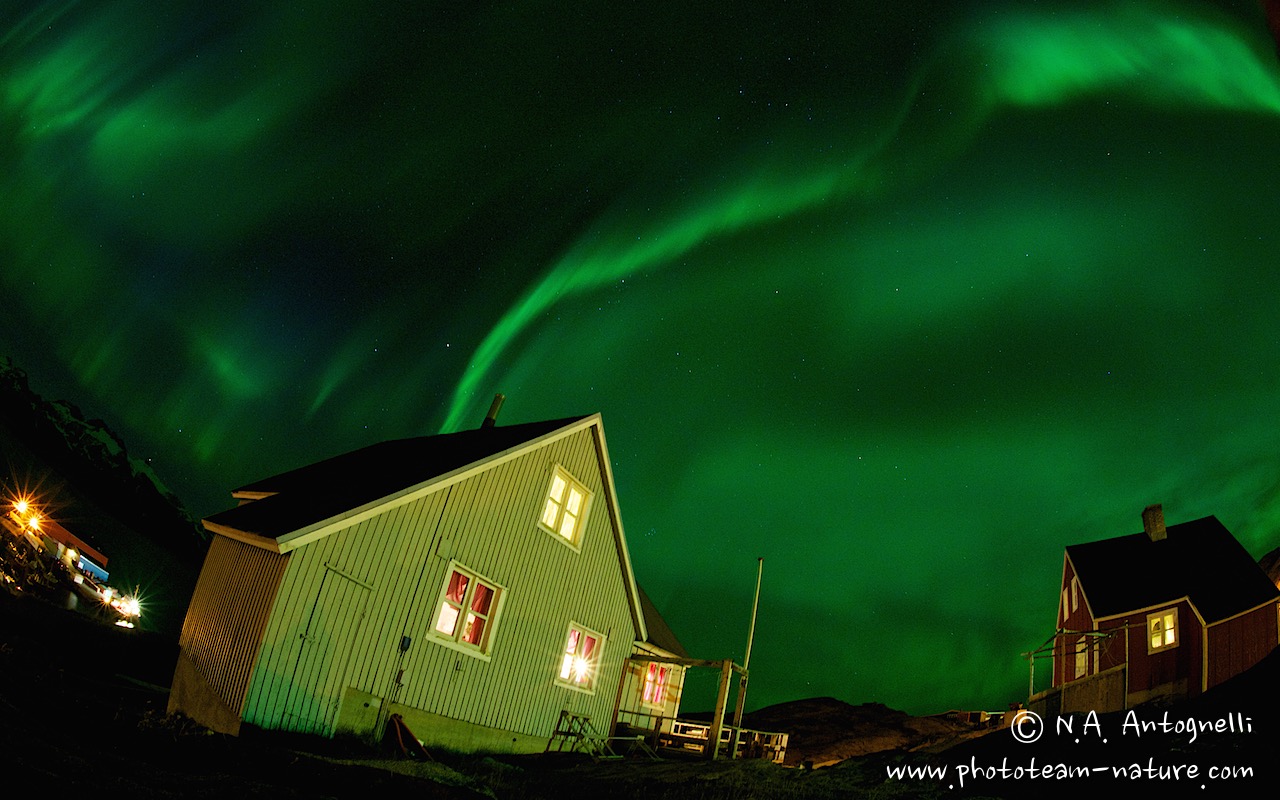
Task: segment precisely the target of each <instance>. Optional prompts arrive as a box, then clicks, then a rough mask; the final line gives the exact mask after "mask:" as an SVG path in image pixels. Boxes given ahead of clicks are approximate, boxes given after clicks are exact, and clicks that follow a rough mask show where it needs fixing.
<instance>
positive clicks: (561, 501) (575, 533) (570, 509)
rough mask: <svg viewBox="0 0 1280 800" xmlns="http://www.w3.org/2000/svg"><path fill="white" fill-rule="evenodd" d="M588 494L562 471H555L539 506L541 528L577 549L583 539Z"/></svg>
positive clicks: (557, 468)
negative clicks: (540, 507)
mask: <svg viewBox="0 0 1280 800" xmlns="http://www.w3.org/2000/svg"><path fill="white" fill-rule="evenodd" d="M590 498H591V494H590V492H588V491H587V488H586V487H585V486H583V485H582V484H581V483H579V482H578V481H576V480H574V479H573V476H572V475H570V474H569V473H568V472H565V471H564V469H563V468H561V467H556V469H555V472H554V473H553V474H552V476H551V487H550V488H549V489H548V490H547V500H546V502H545V503H544V504H543V506H542V518H541V519H540V520H539V522H540V523H541V524H542V527H543V528H546V529H547V530H548V531H550V532H551V533H554V534H556V535H557V536H559V537H561V538H562V539H564V540H565V541H566V542H568V543H569V544H571V545H573V546H574V547H577V545H578V542H579V541H580V540H581V538H582V526H583V524H584V523H585V521H586V515H587V501H588V500H589V499H590Z"/></svg>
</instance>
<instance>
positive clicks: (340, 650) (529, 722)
mask: <svg viewBox="0 0 1280 800" xmlns="http://www.w3.org/2000/svg"><path fill="white" fill-rule="evenodd" d="M557 464H559V465H561V466H562V467H564V468H565V469H567V470H568V471H569V472H570V473H571V474H572V475H573V476H574V477H575V478H576V479H578V480H579V481H581V482H582V483H583V484H584V485H585V486H586V487H587V489H588V490H589V491H590V492H591V499H590V505H589V507H588V509H589V510H588V516H587V521H586V527H585V529H584V530H583V534H582V541H581V550H580V552H579V551H575V550H573V549H572V548H570V547H568V546H567V545H566V544H565V543H564V542H563V541H562V540H560V539H558V537H556V536H554V535H552V534H549V533H547V532H546V531H544V530H543V529H541V528H540V527H539V526H538V519H539V516H540V514H541V511H542V505H543V502H544V500H545V493H546V491H547V488H548V486H549V484H550V480H551V474H552V471H553V469H554V467H555V465H557ZM603 475H604V471H603V466H602V465H601V463H600V461H599V450H598V449H597V444H596V438H595V429H594V428H588V429H584V430H581V431H577V432H575V433H572V434H570V435H568V436H565V437H562V438H560V439H558V440H556V441H553V442H550V443H547V444H544V445H542V446H540V447H539V448H537V449H535V450H532V451H530V452H527V453H524V454H522V455H520V456H518V457H517V458H514V459H511V460H508V461H505V462H503V463H501V464H498V465H495V466H493V467H491V468H489V469H487V470H485V471H483V472H481V473H479V474H475V475H472V476H470V477H468V478H466V479H464V480H462V481H460V482H458V483H455V484H453V485H451V486H447V487H442V488H441V489H439V490H438V491H435V492H433V493H431V494H429V495H426V496H425V497H421V498H419V499H417V500H414V501H412V502H409V503H405V504H402V505H400V506H396V507H394V508H390V509H388V510H387V511H386V512H385V513H383V514H379V515H376V516H374V517H371V518H368V519H365V520H364V521H362V522H359V523H357V524H355V525H353V526H351V527H349V528H346V529H344V530H341V531H338V532H337V533H334V534H331V535H329V536H327V537H325V538H323V539H320V540H318V541H316V542H313V543H311V544H308V545H306V546H303V547H301V548H299V549H297V550H295V551H293V553H292V554H291V555H292V557H291V558H290V560H289V563H288V568H287V570H286V571H285V575H284V579H283V581H282V582H281V586H280V592H279V599H278V601H277V603H276V609H275V613H274V614H273V615H272V618H271V622H270V625H269V626H268V629H267V634H266V637H265V642H264V644H263V647H262V655H261V657H260V659H259V661H258V665H257V669H256V670H255V671H254V674H253V679H252V684H251V688H250V692H249V698H248V700H247V702H246V703H245V709H244V720H245V721H246V722H250V723H253V724H257V725H261V726H263V727H271V728H283V729H287V730H299V731H309V732H314V733H320V734H325V735H330V734H332V732H333V727H334V724H335V722H336V719H335V716H334V712H335V709H336V702H337V701H336V699H335V698H338V697H340V696H341V692H342V690H343V688H345V687H347V686H350V687H354V688H356V689H358V690H360V691H362V692H367V693H369V694H371V695H374V696H376V697H381V698H384V699H386V700H391V701H395V702H399V703H404V704H406V705H409V706H413V707H416V708H420V709H423V710H426V711H430V712H433V713H437V714H442V715H444V716H448V717H452V718H455V719H461V720H465V721H468V722H473V723H476V724H480V725H485V726H488V727H493V728H498V729H502V730H509V731H513V732H518V733H524V734H529V735H534V736H546V735H549V734H550V733H551V731H552V730H553V728H554V726H555V723H556V720H557V718H558V715H559V712H560V709H561V708H568V709H571V710H573V711H575V712H576V713H582V714H586V715H588V716H590V717H591V718H592V720H593V721H595V722H596V723H597V724H598V726H599V727H600V728H601V729H603V728H604V727H605V726H607V724H608V721H609V718H610V716H611V714H612V711H613V703H614V699H615V692H616V691H617V687H618V683H619V679H620V676H621V668H622V662H623V660H624V659H625V658H626V656H627V655H628V654H629V653H630V650H631V644H632V641H633V640H634V639H635V638H636V637H637V635H638V634H637V631H636V630H635V626H634V623H633V621H632V615H631V609H630V606H629V603H628V598H627V594H626V586H627V576H625V575H624V573H623V569H622V566H621V561H620V557H619V553H618V547H617V543H616V541H615V531H614V530H613V525H612V522H611V520H610V515H609V513H608V508H607V498H606V495H605V485H604V478H603ZM450 559H454V560H456V561H457V562H458V563H459V564H461V565H462V566H465V567H466V568H467V569H469V570H472V571H474V572H476V573H478V574H480V575H483V576H484V577H486V578H487V579H489V580H491V581H493V582H495V583H496V584H498V585H499V586H500V587H502V590H503V591H502V596H501V598H500V599H499V603H500V606H499V610H498V613H497V615H496V616H495V617H494V619H493V620H492V621H491V623H490V624H491V626H492V628H491V630H492V633H491V638H490V648H489V657H488V658H487V659H485V658H479V657H475V656H473V655H470V654H468V653H463V652H459V651H458V650H456V649H453V648H450V647H447V646H444V645H443V644H440V643H439V640H438V639H437V638H436V637H435V635H434V634H433V632H432V624H431V623H432V620H433V617H434V613H435V604H436V602H437V600H438V598H439V596H440V591H441V589H442V587H443V586H444V583H445V581H446V579H447V577H448V576H447V571H448V565H449V562H450ZM343 576H345V577H343ZM335 586H342V587H346V588H343V589H342V590H341V591H338V590H337V589H334V588H332V587H335ZM351 587H356V588H351ZM317 620H319V622H317ZM570 620H573V621H575V622H577V623H579V624H581V625H584V626H586V627H588V628H592V629H593V630H596V631H599V632H600V633H602V634H604V635H605V636H606V637H607V639H606V641H605V644H604V649H603V652H602V654H601V659H600V662H599V663H600V670H599V674H598V675H596V676H595V681H594V686H595V690H594V692H593V693H586V692H582V691H579V690H576V689H572V688H567V687H562V686H557V685H556V684H555V683H554V678H555V675H556V671H557V669H558V667H559V659H560V653H561V650H562V648H563V647H564V640H565V636H566V634H567V633H568V628H569V622H570ZM317 626H319V627H317ZM406 636H407V637H409V638H410V639H411V642H412V643H411V645H410V646H409V648H408V650H407V651H404V652H402V651H401V649H400V642H401V637H406ZM317 637H319V638H320V639H323V642H324V644H323V646H322V645H321V644H320V643H317V642H316V641H314V640H315V639H316V638H317ZM402 669H403V670H404V677H403V680H402V683H401V684H396V676H397V674H398V673H399V672H400V670H402ZM415 732H416V733H418V735H419V736H426V735H429V734H428V733H424V732H420V731H415Z"/></svg>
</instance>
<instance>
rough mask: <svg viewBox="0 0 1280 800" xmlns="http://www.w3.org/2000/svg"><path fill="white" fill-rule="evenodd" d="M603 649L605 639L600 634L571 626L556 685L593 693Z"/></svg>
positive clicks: (578, 626) (577, 626)
mask: <svg viewBox="0 0 1280 800" xmlns="http://www.w3.org/2000/svg"><path fill="white" fill-rule="evenodd" d="M603 648H604V637H602V636H601V635H600V634H598V633H596V632H595V631H592V630H588V629H587V628H583V627H582V626H580V625H575V624H570V625H569V636H568V638H566V639H565V643H564V651H563V652H562V653H561V655H560V672H559V673H558V674H557V675H556V683H560V684H564V685H565V686H573V687H576V688H578V689H585V690H587V691H592V690H593V689H594V687H595V681H596V671H597V668H598V666H599V664H600V651H601V650H602V649H603Z"/></svg>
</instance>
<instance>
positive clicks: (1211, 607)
mask: <svg viewBox="0 0 1280 800" xmlns="http://www.w3.org/2000/svg"><path fill="white" fill-rule="evenodd" d="M1067 557H1068V558H1069V559H1070V560H1071V564H1072V565H1073V566H1074V567H1075V571H1076V576H1077V578H1078V579H1079V581H1080V585H1081V587H1082V588H1083V589H1084V592H1085V597H1086V598H1087V599H1088V602H1089V608H1090V609H1091V610H1092V612H1093V616H1094V619H1104V618H1107V617H1112V616H1115V615H1117V614H1124V613H1127V612H1130V611H1135V610H1137V609H1143V608H1151V607H1153V606H1159V605H1165V604H1167V603H1171V602H1173V601H1175V600H1178V599H1180V598H1183V597H1186V598H1188V599H1189V600H1190V601H1191V604H1192V605H1194V606H1195V607H1196V609H1197V610H1198V611H1199V613H1200V615H1201V616H1202V617H1203V618H1204V621H1205V623H1206V624H1211V623H1214V622H1218V621H1221V620H1224V619H1227V618H1229V617H1232V616H1235V615H1236V614H1240V613H1242V612H1245V611H1248V610H1250V609H1253V608H1257V607H1258V606H1259V605H1262V604H1263V603H1267V602H1274V601H1275V600H1277V599H1280V590H1278V589H1276V586H1275V584H1273V583H1272V582H1271V581H1270V580H1269V579H1268V578H1267V576H1266V574H1265V573H1264V572H1263V571H1262V570H1261V569H1260V568H1259V567H1258V565H1257V563H1256V562H1255V561H1254V560H1253V558H1252V557H1251V556H1250V555H1249V553H1248V551H1246V550H1245V549H1244V547H1243V546H1241V544H1240V543H1239V542H1238V541H1236V538H1235V537H1234V536H1232V535H1231V532H1230V531H1228V530H1227V529H1226V527H1225V526H1223V524H1222V523H1221V522H1219V521H1218V519H1217V517H1212V516H1209V517H1204V518H1203V519H1197V520H1193V521H1191V522H1183V523H1180V524H1177V525H1170V526H1168V528H1167V532H1166V537H1165V538H1164V539H1163V540H1161V541H1152V540H1151V538H1150V537H1149V536H1148V535H1147V534H1145V533H1135V534H1133V535H1131V536H1121V537H1118V538H1115V539H1104V540H1102V541H1098V542H1088V543H1086V544H1075V545H1070V546H1068V547H1067Z"/></svg>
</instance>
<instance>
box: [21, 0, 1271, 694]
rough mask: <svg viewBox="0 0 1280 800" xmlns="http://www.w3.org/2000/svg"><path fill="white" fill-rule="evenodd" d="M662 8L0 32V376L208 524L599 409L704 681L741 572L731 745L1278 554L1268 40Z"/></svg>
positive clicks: (943, 16) (135, 8) (37, 11)
mask: <svg viewBox="0 0 1280 800" xmlns="http://www.w3.org/2000/svg"><path fill="white" fill-rule="evenodd" d="M659 5H661V4H659ZM684 5H691V6H693V7H678V8H666V7H662V8H656V9H655V8H653V7H652V4H637V5H635V6H632V5H630V4H621V5H620V4H616V3H612V4H604V3H602V4H587V5H583V4H573V5H572V6H571V10H569V11H566V10H564V9H563V8H562V7H561V5H558V4H520V5H518V6H497V7H485V8H478V7H471V6H466V7H459V8H455V9H453V10H446V11H440V10H435V9H427V8H421V9H419V8H418V7H417V5H416V4H415V5H412V7H411V8H408V9H402V8H399V7H397V8H396V9H395V10H394V11H392V10H383V11H378V12H372V13H371V12H370V11H369V8H370V6H369V4H367V3H358V2H353V1H351V0H347V1H346V2H339V1H330V2H319V3H311V4H306V5H297V4H270V3H268V4H262V3H247V2H228V3H219V4H216V6H209V5H208V4H200V3H192V2H184V1H181V0H180V1H179V2H175V3H170V4H166V5H165V6H164V8H163V10H157V7H156V6H154V5H153V4H150V3H142V2H100V3H93V2H88V3H76V2H64V3H43V4H34V5H33V4H27V5H26V6H25V7H23V8H21V9H9V10H4V11H0V25H3V27H2V28H0V157H2V158H3V162H4V169H3V171H0V264H2V265H3V266H2V270H0V289H2V290H3V293H4V297H5V300H6V302H5V306H6V310H7V314H6V317H7V321H6V324H5V325H4V326H3V328H0V354H9V355H11V356H12V357H13V358H14V359H15V360H16V361H17V363H18V364H19V365H20V366H22V367H23V368H24V369H26V370H27V371H28V372H29V373H30V374H31V377H32V383H33V386H34V387H35V388H36V389H37V390H39V391H41V392H42V393H44V394H45V395H47V396H53V397H66V398H68V399H71V400H73V401H75V402H76V403H78V404H79V405H81V406H82V407H84V408H85V410H86V411H87V412H89V413H90V414H91V415H95V416H102V417H104V418H105V419H107V420H108V421H109V422H110V423H111V424H112V426H113V427H115V428H116V429H117V430H119V431H120V432H121V433H122V434H123V435H124V437H125V439H126V440H127V441H128V442H129V444H130V448H131V450H132V451H133V452H134V453H135V454H140V455H145V456H148V457H150V458H151V459H152V463H153V467H154V468H155V470H156V471H157V472H158V474H159V475H160V476H161V477H162V478H164V479H165V480H166V481H167V482H168V483H169V484H170V486H171V488H173V489H174V490H175V491H176V492H177V493H178V494H179V495H180V496H181V497H183V498H184V500H185V501H186V502H187V503H188V505H189V506H190V508H191V510H192V512H193V513H195V514H196V515H198V516H206V515H208V514H211V513H213V512H215V511H218V510H221V509H222V508H224V507H226V506H227V505H229V495H228V492H229V490H230V489H231V488H232V487H234V486H237V485H240V484H243V483H246V482H248V481H250V480H253V479H256V478H259V477H262V476H264V475H267V474H271V473H274V472H277V471H281V470H284V469H288V468H291V467H294V466H298V465H300V464H302V463H307V462H310V461H313V460H317V459H319V458H323V457H325V456H328V455H332V454H335V453H337V452H341V451H344V450H348V449H352V448H355V447H359V446H362V445H364V444H368V443H371V442H374V441H378V440H382V439H389V438H397V437H403V436H412V435H421V434H428V433H434V432H437V431H440V430H454V429H458V428H460V427H468V426H471V425H475V424H478V423H479V421H480V419H481V418H482V417H483V415H484V412H485V410H486V408H487V407H488V403H489V400H490V399H491V397H492V395H493V393H494V392H496V391H502V392H505V393H506V394H507V396H508V400H507V403H506V406H505V407H504V409H503V412H502V417H501V420H500V424H501V423H514V422H521V421H528V420H533V419H545V418H556V417H563V416H569V415H572V414H577V413H589V412H592V411H601V412H603V414H604V419H605V427H606V431H607V434H608V437H609V446H610V451H611V455H612V456H613V460H614V472H615V477H616V480H617V484H618V492H619V498H620V502H621V505H622V511H623V520H624V524H625V525H626V529H627V534H628V539H629V543H630V547H631V555H632V559H633V563H634V565H635V569H636V572H637V577H638V579H639V580H640V581H641V582H642V583H643V584H644V585H645V586H646V588H647V590H648V592H649V594H650V595H651V596H652V597H653V598H654V600H655V601H656V602H657V603H658V605H659V606H660V607H661V608H662V609H663V610H664V612H665V613H666V615H667V617H668V620H669V621H670V622H671V624H672V626H673V628H674V629H675V630H676V631H677V633H679V634H680V636H681V637H682V639H683V640H684V641H685V644H686V645H687V646H688V647H689V649H690V650H691V651H692V652H693V653H694V654H695V655H698V656H700V657H706V658H721V657H724V656H725V655H733V656H736V657H738V658H740V657H741V655H742V651H743V649H744V646H745V636H746V629H747V621H748V620H747V618H748V615H749V611H750V599H751V598H750V593H751V590H752V588H753V584H754V578H755V563H756V562H755V557H756V556H758V555H762V556H764V557H765V575H764V591H763V595H762V601H761V615H760V622H759V627H758V634H757V641H756V647H755V649H754V651H753V654H752V672H753V683H752V689H751V698H750V701H749V705H750V706H752V707H757V706H760V705H764V704H768V703H773V702H779V701H782V700H786V699H792V698H799V697H808V696H817V695H832V696H836V697H839V698H841V699H844V700H848V701H850V702H862V701H870V700H875V701H880V702H884V703H886V704H888V705H891V706H894V707H898V708H903V709H906V710H909V711H917V712H933V711H940V710H944V709H945V708H948V707H988V708H993V709H998V708H1003V707H1004V706H1005V704H1006V703H1008V702H1009V701H1012V700H1018V699H1022V695H1024V694H1025V689H1026V680H1027V678H1026V662H1025V661H1024V660H1022V659H1021V658H1019V653H1021V652H1023V651H1025V650H1029V649H1031V648H1033V647H1035V646H1037V645H1039V644H1040V643H1041V642H1042V641H1043V640H1044V639H1045V638H1046V637H1047V636H1048V635H1049V634H1050V633H1052V626H1053V624H1054V611H1055V609H1056V596H1057V595H1056V590H1057V582H1058V580H1059V578H1060V571H1061V565H1062V550H1063V547H1064V545H1066V544H1070V543H1074V542H1078V541H1087V540H1091V539H1097V538H1102V537H1107V536H1114V535H1120V534H1126V533H1133V532H1136V531H1138V530H1140V529H1141V523H1140V520H1139V512H1140V511H1141V509H1142V507H1143V506H1145V505H1147V504H1149V503H1152V502H1163V503H1164V505H1165V513H1166V516H1167V518H1168V519H1169V520H1170V521H1171V522H1180V521H1183V520H1188V519H1192V518H1195V517H1199V516H1202V515H1206V514H1215V515H1217V516H1218V517H1219V518H1220V519H1221V520H1222V521H1223V522H1224V523H1225V524H1226V525H1227V527H1228V528H1229V529H1231V530H1232V531H1233V532H1234V533H1235V534H1236V535H1237V536H1238V537H1239V538H1240V539H1241V540H1242V542H1244V544H1245V545H1246V547H1248V548H1249V549H1250V551H1251V552H1253V553H1254V554H1255V555H1261V554H1262V552H1265V551H1266V550H1269V549H1271V548H1272V547H1275V546H1280V497H1278V495H1277V490H1278V489H1280V431H1277V428H1276V425H1275V423H1274V420H1275V419H1276V418H1277V416H1280V366H1278V365H1280V315H1278V314H1277V308H1280V281H1278V280H1277V279H1276V277H1275V275H1274V269H1273V265H1274V264H1275V263H1276V261H1277V256H1276V253H1277V241H1276V237H1277V223H1276V220H1278V219H1280V158H1277V153H1280V60H1277V58H1276V53H1275V46H1276V44H1275V42H1273V41H1272V40H1271V39H1270V38H1269V36H1268V32H1267V29H1266V25H1265V23H1264V20H1263V15H1262V12H1261V11H1260V10H1259V8H1258V5H1257V4H1256V3H1253V2H1235V3H1211V2H1140V1H1139V0H1133V1H1132V2H1076V3H1048V2H1042V3H1034V4H1029V3H1008V4H996V3H992V2H984V3H972V2H959V3H952V4H945V6H946V7H945V8H944V9H942V10H939V9H938V8H936V7H934V6H935V5H936V4H928V3H921V2H905V3H897V4H868V5H867V7H866V8H859V7H858V6H859V5H860V4H855V3H849V4H844V5H845V6H847V7H846V8H844V9H843V10H840V11H835V10H832V9H831V8H828V7H826V6H821V5H818V6H814V7H812V8H809V7H805V6H803V5H801V6H797V5H795V4H787V3H756V2H748V3H746V4H735V6H734V9H735V10H733V11H732V12H726V11H723V10H714V9H713V8H709V7H705V6H704V7H698V6H699V4H682V6H684ZM388 8H389V7H388ZM144 21H145V24H144Z"/></svg>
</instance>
